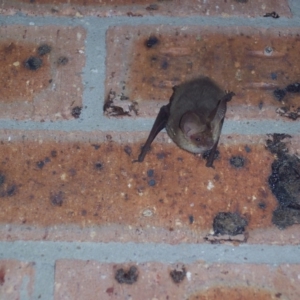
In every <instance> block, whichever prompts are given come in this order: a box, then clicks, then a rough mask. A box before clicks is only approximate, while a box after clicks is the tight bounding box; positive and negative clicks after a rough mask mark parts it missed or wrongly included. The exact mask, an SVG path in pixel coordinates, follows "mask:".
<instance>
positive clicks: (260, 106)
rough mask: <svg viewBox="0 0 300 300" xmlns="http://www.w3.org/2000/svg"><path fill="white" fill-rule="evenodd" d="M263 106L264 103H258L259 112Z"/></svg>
mask: <svg viewBox="0 0 300 300" xmlns="http://www.w3.org/2000/svg"><path fill="white" fill-rule="evenodd" d="M263 106H264V103H263V102H262V101H260V102H259V103H258V108H259V109H260V110H262V108H263Z"/></svg>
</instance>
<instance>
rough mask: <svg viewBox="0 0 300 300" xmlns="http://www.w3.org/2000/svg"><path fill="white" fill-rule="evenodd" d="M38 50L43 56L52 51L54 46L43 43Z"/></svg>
mask: <svg viewBox="0 0 300 300" xmlns="http://www.w3.org/2000/svg"><path fill="white" fill-rule="evenodd" d="M37 50H38V54H39V55H40V56H43V55H46V54H48V53H50V52H51V50H52V47H51V46H49V45H47V44H43V45H41V46H39V47H38V49H37Z"/></svg>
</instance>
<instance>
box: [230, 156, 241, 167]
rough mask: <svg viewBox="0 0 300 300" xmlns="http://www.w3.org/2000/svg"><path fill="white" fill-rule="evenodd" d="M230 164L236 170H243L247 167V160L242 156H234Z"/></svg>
mask: <svg viewBox="0 0 300 300" xmlns="http://www.w3.org/2000/svg"><path fill="white" fill-rule="evenodd" d="M229 162H230V164H231V165H232V166H233V167H235V168H242V167H244V165H245V159H244V158H243V157H242V156H232V157H231V158H230V160H229Z"/></svg>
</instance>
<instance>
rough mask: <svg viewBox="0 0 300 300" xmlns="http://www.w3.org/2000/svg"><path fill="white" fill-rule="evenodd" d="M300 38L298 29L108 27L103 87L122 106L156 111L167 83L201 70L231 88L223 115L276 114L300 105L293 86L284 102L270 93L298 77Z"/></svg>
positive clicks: (166, 91)
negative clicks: (231, 95)
mask: <svg viewBox="0 0 300 300" xmlns="http://www.w3.org/2000/svg"><path fill="white" fill-rule="evenodd" d="M299 42H300V39H299V38H298V34H297V32H296V31H294V30H282V29H280V30H279V29H253V28H249V27H247V28H245V27H232V28H228V27H227V28H219V27H188V26H182V27H170V26H139V27H125V26H122V27H112V28H110V29H109V31H108V34H107V47H108V49H110V51H109V52H108V58H107V68H108V71H107V80H106V93H107V94H108V93H109V92H110V91H113V92H114V93H115V95H114V96H111V97H110V98H109V99H110V100H112V99H113V100H114V105H115V106H122V107H123V108H124V109H125V110H126V109H127V110H128V106H129V105H130V103H131V102H134V104H135V109H136V110H138V112H137V113H138V117H145V116H155V115H156V114H157V113H158V111H159V107H160V106H161V105H162V103H164V104H165V103H167V102H168V99H169V98H170V96H171V94H172V89H171V87H172V86H174V85H176V84H178V83H181V82H183V81H185V80H187V79H190V78H194V77H197V76H199V75H206V76H209V77H211V78H213V79H215V80H216V82H217V83H219V84H220V85H221V87H223V88H224V89H226V90H231V91H234V92H235V94H236V96H235V97H234V98H233V100H232V101H231V102H230V103H229V109H228V111H227V115H226V116H227V117H228V118H232V119H243V118H262V117H263V118H264V119H268V118H272V119H273V120H275V119H280V118H282V117H281V116H280V115H279V114H278V113H277V112H276V110H277V109H278V108H280V107H282V106H284V105H285V106H289V107H293V106H295V107H298V106H299V100H300V98H299V95H298V94H296V95H295V94H291V93H288V95H286V97H285V98H284V99H283V100H282V101H285V103H282V102H280V101H278V99H276V97H274V95H273V92H274V90H275V89H278V88H279V89H283V88H285V87H286V86H287V85H289V84H291V83H294V82H297V81H298V74H299V68H298V67H297V66H296V65H295V67H293V68H291V65H294V63H295V62H296V61H297V59H298V58H297V57H298V49H299ZM124 57H125V59H124ZM122 97H123V98H122ZM124 97H127V98H128V99H125V101H124ZM120 100H121V101H120ZM122 100H123V101H122ZM125 103H127V107H126V104H125ZM131 116H133V117H135V113H134V112H131Z"/></svg>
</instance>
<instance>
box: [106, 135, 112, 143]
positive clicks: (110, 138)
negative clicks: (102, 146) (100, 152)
mask: <svg viewBox="0 0 300 300" xmlns="http://www.w3.org/2000/svg"><path fill="white" fill-rule="evenodd" d="M106 139H107V140H108V141H109V142H111V141H112V136H111V135H110V134H107V135H106Z"/></svg>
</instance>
